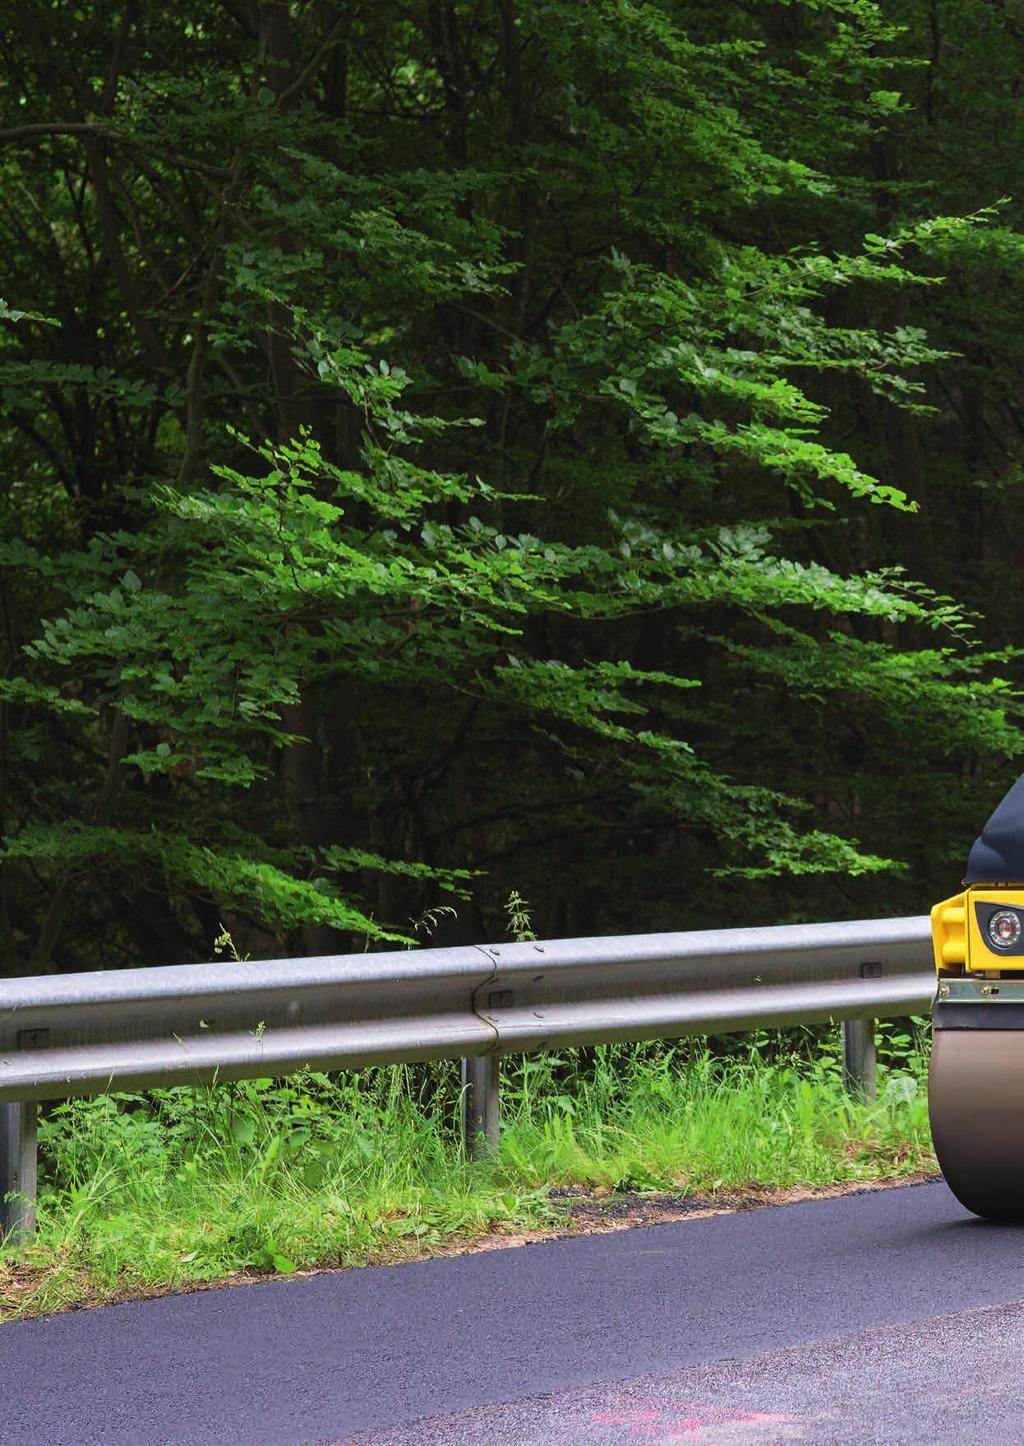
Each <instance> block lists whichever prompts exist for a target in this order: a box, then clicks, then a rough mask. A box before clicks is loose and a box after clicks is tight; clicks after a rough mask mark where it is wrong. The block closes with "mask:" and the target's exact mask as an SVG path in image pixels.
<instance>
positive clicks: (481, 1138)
mask: <svg viewBox="0 0 1024 1446" xmlns="http://www.w3.org/2000/svg"><path fill="white" fill-rule="evenodd" d="M499 1111H500V1098H499V1095H498V1061H497V1059H496V1058H495V1056H494V1055H492V1054H484V1055H479V1056H478V1057H476V1058H475V1059H464V1060H463V1061H462V1142H463V1147H464V1149H465V1151H466V1158H467V1160H487V1159H492V1158H493V1157H494V1156H495V1155H496V1154H497V1153H498V1131H499Z"/></svg>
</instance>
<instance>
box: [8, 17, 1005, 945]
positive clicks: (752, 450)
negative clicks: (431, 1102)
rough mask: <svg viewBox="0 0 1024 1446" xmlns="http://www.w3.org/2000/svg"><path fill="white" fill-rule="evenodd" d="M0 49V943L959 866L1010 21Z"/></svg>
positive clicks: (210, 939) (702, 905)
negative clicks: (0, 80)
mask: <svg viewBox="0 0 1024 1446" xmlns="http://www.w3.org/2000/svg"><path fill="white" fill-rule="evenodd" d="M0 36H2V41H3V52H2V61H0V63H2V65H3V70H4V84H3V90H2V96H3V100H2V102H0V105H2V107H3V114H2V126H0V146H2V149H0V166H2V168H3V175H2V181H3V184H2V188H0V196H2V199H0V245H2V254H3V258H4V277H3V281H2V284H0V290H2V292H3V295H4V296H5V298H6V301H5V303H4V304H3V306H2V309H0V379H2V383H3V402H2V412H0V429H2V432H3V443H4V450H3V457H4V463H3V466H4V482H5V486H4V488H3V495H2V499H0V508H2V513H0V611H2V615H3V616H2V626H0V660H2V667H0V830H2V834H3V837H4V844H3V854H2V863H0V881H2V892H0V950H2V960H3V966H2V967H3V968H4V969H5V970H6V971H8V972H19V971H21V972H24V971H31V972H36V971H40V970H46V969H52V968H80V967H99V966H102V965H110V964H125V963H131V964H134V963H158V962H174V961H183V960H185V959H188V958H206V957H210V954H211V951H212V950H213V947H214V941H215V940H216V938H217V937H218V935H219V934H220V933H221V931H222V928H223V927H224V925H227V927H229V928H230V930H231V932H232V935H233V936H234V937H235V939H236V940H237V941H238V943H239V947H240V948H241V949H242V950H243V951H244V952H246V953H249V954H256V955H267V954H273V953H283V952H285V951H287V950H296V949H298V950H318V949H326V948H337V947H357V948H358V947H363V946H364V945H366V946H370V945H372V944H373V943H374V942H375V941H378V940H380V941H386V940H387V939H389V938H390V939H395V938H398V939H407V940H410V939H411V940H417V939H423V938H424V937H426V936H428V935H430V934H433V937H434V938H435V939H440V938H462V939H472V938H481V937H485V936H488V935H490V936H493V935H495V934H496V933H499V932H502V931H503V924H502V919H501V907H502V901H503V900H504V899H505V898H506V896H507V895H508V893H509V890H510V889H511V888H518V889H519V890H520V891H521V892H522V894H523V895H524V896H525V897H526V898H527V899H528V900H529V901H530V902H531V904H532V906H533V908H534V910H535V913H536V918H535V926H536V928H537V930H538V932H540V933H543V934H555V933H558V934H572V933H576V934H587V933H599V932H607V931H617V930H631V929H645V928H651V927H686V926H688V925H691V926H692V925H698V924H706V923H712V922H716V921H718V922H735V923H744V922H753V921H761V922H772V921H777V920H779V921H781V920H784V919H790V918H807V917H830V916H833V917H834V916H836V915H840V914H844V913H845V914H858V913H872V912H875V913H887V912H899V911H900V910H904V909H906V910H914V911H916V910H919V909H921V908H923V907H924V906H925V905H926V904H927V903H928V902H930V899H931V897H932V896H933V893H934V892H935V891H939V892H944V891H945V890H946V888H947V886H951V885H953V884H955V881H956V878H957V877H958V873H957V869H958V862H959V859H960V857H961V856H962V853H963V850H964V847H965V843H966V841H967V840H968V838H969V836H970V835H971V832H972V830H973V829H974V827H975V826H976V825H977V824H978V823H980V822H981V821H982V820H983V818H984V816H985V814H986V813H987V811H988V809H989V807H990V806H991V804H992V802H994V800H995V798H996V797H998V796H999V794H1000V793H1001V792H1002V790H1003V788H1004V787H1005V785H1006V783H1007V782H1008V781H1009V778H1010V777H1011V776H1012V771H1013V768H1012V763H1013V759H1014V757H1015V755H1017V754H1018V753H1019V752H1020V751H1021V748H1020V743H1019V737H1020V734H1019V730H1018V723H1017V718H1018V711H1019V705H1018V703H1017V701H1016V690H1015V687H1014V684H1015V681H1016V679H1017V678H1018V676H1019V673H1020V664H1019V660H1018V658H1017V653H1016V650H1015V646H1014V645H1015V643H1016V639H1017V634H1018V615H1019V612H1020V606H1019V603H1018V590H1017V587H1016V569H1017V551H1018V544H1017V541H1016V538H1015V535H1014V511H1013V507H1014V499H1015V496H1016V487H1017V486H1018V485H1019V482H1020V478H1021V457H1022V453H1024V430H1022V429H1024V415H1022V413H1021V412H1020V408H1019V400H1018V395H1017V394H1018V392H1019V378H1020V373H1021V366H1022V365H1024V356H1022V355H1021V352H1020V347H1021V343H1020V340H1019V338H1018V336H1017V329H1016V327H1015V326H1014V322H1013V318H1014V316H1015V314H1016V312H1017V310H1018V309H1019V308H1018V305H1017V297H1018V292H1019V290H1020V288H1021V285H1022V283H1021V281H1020V275H1021V268H1020V264H1019V262H1020V256H1021V241H1020V236H1019V234H1018V232H1017V230H1016V229H1015V220H1016V216H1017V210H1018V207H1017V205H1016V204H1015V203H1014V202H1012V201H1011V202H1007V203H1003V202H1002V198H1003V197H1004V196H1005V195H1006V194H1007V193H1009V194H1011V195H1012V194H1013V192H1014V189H1015V187H1016V183H1017V176H1018V172H1019V171H1020V168H1021V165H1022V162H1021V159H1020V157H1021V155H1022V154H1024V152H1022V149H1021V147H1020V146H1019V145H1018V144H1017V141H1018V134H1019V131H1020V127H1021V121H1020V118H1019V106H1018V105H1017V101H1016V89H1017V72H1018V70H1019V65H1020V59H1021V51H1022V48H1024V32H1022V31H1021V30H1020V29H1019V28H1018V26H1017V23H1016V21H1015V20H1014V18H1013V14H1012V10H1011V8H1010V7H1008V6H1007V7H1003V6H1002V5H1000V4H997V3H993V0H956V3H953V0H943V3H939V0H928V3H924V0H884V3H877V4H876V3H873V0H834V3H830V4H825V3H822V0H791V3H783V4H776V3H762V0H749V3H743V4H739V3H737V4H723V5H716V6H709V5H702V4H698V3H692V0H660V3H650V4H646V3H640V0H594V3H588V4H585V5H581V4H578V3H570V0H374V3H372V4H371V3H359V0H348V3H340V0H295V3H291V4H285V3H262V4H260V3H255V0H231V3H223V4H211V3H207V4H200V5H195V6H188V7H183V8H182V10H181V11H179V10H177V9H175V8H174V7H167V6H161V5H154V4H151V3H145V0H142V3H134V4H133V3H128V4H125V5H123V6H120V7H118V6H115V7H110V6H100V5H95V4H84V5H79V6H70V5H67V4H65V3H64V0H49V3H46V4H24V5H15V6H12V7H8V10H7V12H6V15H5V18H4V19H3V20H2V21H0ZM449 906H450V907H449ZM452 909H454V913H453V912H451V910H452Z"/></svg>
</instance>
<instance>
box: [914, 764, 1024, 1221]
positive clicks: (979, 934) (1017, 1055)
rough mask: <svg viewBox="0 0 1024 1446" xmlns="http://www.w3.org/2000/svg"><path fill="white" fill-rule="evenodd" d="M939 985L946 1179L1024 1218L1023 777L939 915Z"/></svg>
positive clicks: (938, 1059) (936, 1123) (996, 1212)
mask: <svg viewBox="0 0 1024 1446" xmlns="http://www.w3.org/2000/svg"><path fill="white" fill-rule="evenodd" d="M932 941H933V944H934V948H935V969H936V972H937V974H938V987H937V990H936V996H935V1006H934V1009H933V1012H932V1024H933V1036H932V1060H931V1070H930V1073H929V1077H928V1113H929V1116H930V1119H931V1126H932V1139H933V1141H934V1143H935V1153H936V1155H937V1156H938V1160H939V1165H940V1166H941V1168H942V1173H943V1175H944V1176H945V1177H946V1182H947V1184H948V1185H949V1188H950V1189H951V1190H952V1191H953V1194H954V1195H955V1196H956V1197H957V1199H958V1200H959V1201H960V1203H961V1204H962V1205H965V1206H966V1207H967V1209H968V1210H970V1211H972V1212H973V1213H974V1214H975V1215H983V1216H986V1217H987V1218H989V1219H993V1220H1024V776H1022V777H1020V778H1018V780H1017V782H1016V783H1015V784H1014V785H1013V787H1012V788H1011V789H1010V791H1009V793H1008V794H1007V795H1006V797H1005V798H1004V799H1003V801H1002V803H1000V804H999V806H998V808H997V809H996V810H995V812H994V813H993V814H992V817H991V818H990V819H989V821H988V823H987V824H986V825H985V827H984V829H983V830H982V832H981V835H980V837H979V838H978V839H976V841H975V843H974V847H973V848H972V849H971V852H970V854H969V856H968V860H967V873H966V876H965V878H964V889H963V892H962V893H960V894H956V895H955V896H954V897H953V898H952V899H944V900H943V902H942V903H941V904H936V905H935V908H934V909H933V910H932Z"/></svg>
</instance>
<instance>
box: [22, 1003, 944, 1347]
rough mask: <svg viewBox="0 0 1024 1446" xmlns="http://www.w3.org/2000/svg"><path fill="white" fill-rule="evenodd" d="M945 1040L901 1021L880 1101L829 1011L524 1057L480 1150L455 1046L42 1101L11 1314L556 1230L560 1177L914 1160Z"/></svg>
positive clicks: (707, 1182)
mask: <svg viewBox="0 0 1024 1446" xmlns="http://www.w3.org/2000/svg"><path fill="white" fill-rule="evenodd" d="M926 1049H927V1042H926V1038H925V1036H924V1033H923V1031H922V1030H921V1029H920V1028H919V1027H918V1026H917V1025H913V1026H911V1027H910V1028H908V1029H906V1030H901V1029H893V1028H887V1029H886V1030H885V1031H884V1032H883V1035H882V1050H881V1059H880V1071H879V1098H878V1099H877V1101H870V1102H869V1101H861V1100H856V1099H851V1098H850V1096H849V1095H848V1094H847V1093H846V1092H845V1090H844V1089H843V1082H842V1072H841V1064H840V1060H839V1051H838V1044H837V1042H836V1041H835V1040H834V1039H831V1040H826V1041H825V1042H824V1043H823V1042H822V1040H821V1038H820V1034H819V1033H812V1032H811V1031H805V1032H803V1033H801V1032H795V1031H790V1032H788V1033H787V1034H786V1035H783V1036H778V1035H774V1036H773V1035H769V1034H767V1033H761V1034H758V1035H754V1036H750V1035H748V1036H745V1037H744V1041H743V1043H742V1045H737V1044H735V1043H733V1044H731V1045H729V1044H726V1043H724V1042H723V1041H721V1040H719V1041H716V1042H715V1044H714V1046H713V1047H712V1046H711V1045H709V1043H708V1042H707V1041H702V1040H689V1041H686V1042H683V1043H680V1044H676V1045H659V1044H655V1045H651V1044H646V1045H618V1046H605V1047H601V1048H597V1049H591V1050H587V1051H579V1052H566V1053H565V1054H563V1055H547V1056H543V1057H541V1058H538V1059H527V1060H515V1061H512V1060H510V1061H505V1062H504V1065H503V1071H504V1073H503V1080H502V1139H501V1150H500V1154H499V1156H498V1158H497V1159H496V1160H495V1161H494V1162H492V1163H490V1164H487V1165H473V1164H468V1163H466V1162H465V1161H464V1160H463V1159H462V1157H461V1154H460V1151H459V1143H458V1136H457V1132H456V1128H455V1122H456V1120H457V1106H458V1073H457V1068H456V1067H455V1066H449V1065H432V1066H418V1067H415V1068H412V1067H396V1068H392V1069H378V1070H371V1071H366V1072H365V1073H363V1074H362V1075H350V1076H343V1077H341V1078H333V1077H328V1076H326V1075H322V1074H309V1075H305V1076H301V1077H297V1078H292V1079H290V1080H286V1081H273V1080H269V1079H268V1080H248V1081H244V1082H242V1083H237V1084H222V1085H219V1086H216V1087H212V1088H209V1089H201V1090H186V1089H175V1090H154V1091H151V1092H148V1093H146V1094H122V1095H116V1096H104V1097H100V1098H97V1099H93V1100H71V1101H68V1102H66V1103H62V1104H60V1105H58V1106H56V1107H54V1108H51V1109H49V1110H48V1111H46V1112H45V1113H44V1114H43V1117H42V1119H41V1120H40V1127H39V1139H40V1153H41V1166H42V1178H41V1186H40V1198H39V1220H38V1230H37V1234H36V1236H35V1238H34V1240H33V1241H32V1243H31V1244H29V1245H25V1246H21V1247H16V1246H14V1245H13V1244H7V1245H0V1318H3V1319H11V1318H13V1317H16V1316H19V1315H27V1314H36V1313H39V1312H41V1311H47V1310H54V1309H60V1308H66V1307H70V1306H75V1305H82V1304H94V1303H99V1302H102V1301H106V1300H116V1299H123V1298H125V1297H127V1296H135V1295H146V1294H153V1293H156V1292H158V1291H160V1290H164V1289H173V1288H179V1287H182V1286H186V1285H188V1284H190V1283H191V1284H196V1283H201V1282H209V1281H216V1280H221V1279H224V1278H226V1277H229V1276H235V1275H238V1274H239V1273H244V1272H247V1273H259V1272H277V1273H288V1272H290V1271H292V1270H295V1269H302V1268H311V1267H314V1266H331V1265H356V1264H364V1263H367V1262H370V1261H388V1260H397V1259H402V1258H407V1257H409V1256H410V1255H414V1254H420V1253H429V1252H431V1251H437V1250H439V1249H441V1248H444V1247H445V1245H446V1243H449V1242H451V1243H453V1244H455V1243H457V1242H458V1241H460V1240H462V1241H465V1240H466V1239H468V1238H471V1237H479V1236H484V1235H488V1234H492V1235H493V1234H499V1235H500V1234H508V1233H515V1232H517V1231H523V1230H533V1229H543V1228H550V1227H552V1226H555V1225H557V1224H559V1223H560V1222H563V1221H564V1215H563V1214H562V1213H561V1207H560V1205H559V1203H558V1202H557V1200H556V1199H555V1198H554V1197H552V1195H551V1193H550V1191H551V1189H552V1187H555V1186H563V1187H564V1186H578V1187H583V1188H590V1189H593V1190H596V1191H599V1192H602V1191H622V1190H629V1191H634V1192H635V1191H639V1192H645V1191H672V1192H674V1193H677V1194H679V1193H682V1194H687V1195H690V1196H698V1197H701V1198H703V1197H708V1198H710V1199H715V1198H722V1197H725V1198H733V1197H735V1196H736V1195H737V1193H738V1194H740V1195H743V1194H744V1193H746V1194H747V1195H750V1194H756V1193H757V1192H759V1191H760V1192H767V1191H771V1190H786V1189H789V1188H792V1187H795V1186H801V1187H803V1186H811V1187H814V1186H827V1185H833V1184H835V1183H837V1182H857V1181H863V1182H868V1181H873V1180H878V1179H883V1178H898V1177H901V1176H910V1175H914V1174H918V1173H920V1172H921V1171H922V1170H928V1169H931V1168H934V1162H933V1159H932V1155H931V1147H930V1140H929V1133H928V1121H927V1111H926V1105H925V1095H924V1082H923V1081H924V1072H925V1070H926V1067H927V1065H926ZM723 1050H725V1051H727V1052H722V1051H723Z"/></svg>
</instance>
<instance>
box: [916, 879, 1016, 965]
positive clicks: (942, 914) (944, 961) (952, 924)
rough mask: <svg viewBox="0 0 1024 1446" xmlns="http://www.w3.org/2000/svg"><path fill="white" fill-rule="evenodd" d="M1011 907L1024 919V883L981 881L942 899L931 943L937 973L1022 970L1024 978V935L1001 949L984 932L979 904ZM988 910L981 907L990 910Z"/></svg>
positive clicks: (1002, 907) (935, 916) (934, 918)
mask: <svg viewBox="0 0 1024 1446" xmlns="http://www.w3.org/2000/svg"><path fill="white" fill-rule="evenodd" d="M979 904H981V905H985V904H988V905H991V906H994V907H995V908H997V909H1012V910H1013V911H1014V912H1016V913H1019V914H1020V916H1021V921H1022V923H1024V886H1022V885H1019V884H1018V885H1015V886H1010V887H1007V888H994V887H991V886H988V885H984V884H979V885H976V886H971V887H969V888H966V889H964V891H963V893H962V894H954V895H953V897H952V898H951V899H943V901H942V903H941V904H936V905H935V907H934V908H933V909H932V916H931V917H932V947H933V949H934V952H935V972H936V973H937V974H940V975H943V974H947V975H948V974H953V975H965V974H980V975H983V976H986V975H990V974H992V972H993V971H995V972H996V973H997V974H1000V975H1002V974H1020V975H1021V977H1022V978H1024V935H1022V938H1021V942H1020V944H1019V945H1018V946H1016V948H1014V949H1013V950H1006V949H999V948H997V947H996V946H995V945H994V944H992V943H991V942H990V941H989V939H988V938H987V936H986V935H985V934H984V933H983V931H982V927H981V922H980V920H979V910H978V908H977V905H979ZM987 912H989V911H988V910H984V909H983V910H982V913H983V914H984V913H987Z"/></svg>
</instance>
